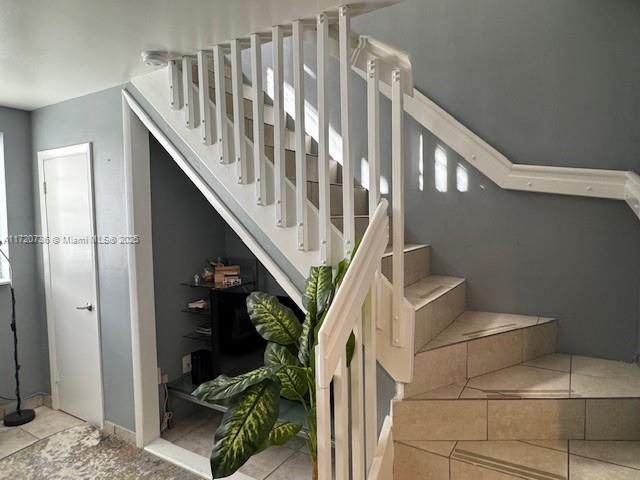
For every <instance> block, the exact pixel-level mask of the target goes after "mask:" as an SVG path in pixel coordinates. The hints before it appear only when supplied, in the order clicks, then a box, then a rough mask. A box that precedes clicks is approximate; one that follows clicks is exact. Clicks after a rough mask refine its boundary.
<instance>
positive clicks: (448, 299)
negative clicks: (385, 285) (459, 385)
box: [404, 275, 466, 352]
mask: <svg viewBox="0 0 640 480" xmlns="http://www.w3.org/2000/svg"><path fill="white" fill-rule="evenodd" d="M404 295H405V297H406V298H407V300H408V301H409V302H411V304H412V305H413V306H414V308H415V310H416V322H415V334H414V348H415V351H416V352H417V351H418V350H420V348H422V347H423V346H424V345H425V344H426V343H427V342H429V341H430V340H431V339H432V338H433V337H435V336H436V335H437V334H438V333H440V332H441V331H442V330H444V329H445V328H447V327H448V326H449V325H450V324H451V322H453V321H454V320H455V319H456V318H457V317H458V316H460V315H461V314H462V312H464V310H465V308H466V283H465V280H464V278H459V277H447V276H442V275H429V276H427V277H424V278H421V279H420V280H418V281H416V282H413V283H411V284H410V285H408V286H407V287H406V288H405V291H404Z"/></svg>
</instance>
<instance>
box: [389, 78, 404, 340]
mask: <svg viewBox="0 0 640 480" xmlns="http://www.w3.org/2000/svg"><path fill="white" fill-rule="evenodd" d="M403 95H404V93H403V91H402V71H401V70H393V72H392V73H391V162H392V172H391V177H392V180H391V188H392V205H391V214H392V222H393V263H392V272H393V318H392V328H391V337H392V338H391V343H392V344H393V345H394V346H402V339H403V335H402V331H401V329H402V325H401V321H402V319H401V318H400V317H401V309H402V302H403V301H404V130H403V114H404V97H403Z"/></svg>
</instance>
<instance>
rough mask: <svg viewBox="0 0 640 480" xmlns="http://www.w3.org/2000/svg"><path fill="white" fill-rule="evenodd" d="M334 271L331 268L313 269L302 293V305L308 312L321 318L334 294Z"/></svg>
mask: <svg viewBox="0 0 640 480" xmlns="http://www.w3.org/2000/svg"><path fill="white" fill-rule="evenodd" d="M332 280H333V279H332V271H331V267H329V266H320V267H311V269H309V278H307V284H306V286H305V288H304V292H303V293H302V305H303V306H304V308H305V309H306V310H307V312H309V313H311V314H312V315H315V316H316V317H321V316H322V315H323V313H324V311H325V309H326V308H327V306H328V303H329V300H330V299H331V295H332V294H333V281H332Z"/></svg>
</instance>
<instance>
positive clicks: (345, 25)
mask: <svg viewBox="0 0 640 480" xmlns="http://www.w3.org/2000/svg"><path fill="white" fill-rule="evenodd" d="M338 17H339V20H338V30H339V41H340V122H341V124H342V216H343V222H344V226H343V229H344V231H343V233H342V237H343V239H344V254H345V257H349V256H350V255H351V251H352V250H353V247H354V245H355V218H354V206H353V196H354V188H353V182H354V177H355V166H354V163H353V158H352V156H351V16H350V11H349V7H348V6H342V7H340V11H339V14H338Z"/></svg>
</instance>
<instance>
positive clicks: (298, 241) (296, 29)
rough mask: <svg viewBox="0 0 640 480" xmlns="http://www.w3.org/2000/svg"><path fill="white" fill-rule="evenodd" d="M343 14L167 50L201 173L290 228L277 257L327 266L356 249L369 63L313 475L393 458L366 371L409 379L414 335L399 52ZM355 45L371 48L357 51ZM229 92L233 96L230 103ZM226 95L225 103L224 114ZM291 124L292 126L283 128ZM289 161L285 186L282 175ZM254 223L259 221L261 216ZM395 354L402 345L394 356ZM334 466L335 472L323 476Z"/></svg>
mask: <svg viewBox="0 0 640 480" xmlns="http://www.w3.org/2000/svg"><path fill="white" fill-rule="evenodd" d="M351 13H352V10H351V8H350V7H349V6H342V7H340V8H339V9H338V11H337V12H336V11H333V12H321V13H319V14H318V15H317V16H315V17H314V18H313V20H312V21H311V19H300V20H295V21H293V22H292V23H290V24H287V25H276V26H273V27H271V28H270V29H269V30H268V31H265V32H254V33H251V34H249V35H247V37H246V38H236V39H231V40H229V41H228V42H225V43H223V44H218V45H214V46H213V48H211V49H202V50H200V51H199V52H197V57H196V56H191V55H186V56H184V57H182V59H181V61H177V60H171V61H170V62H169V68H168V70H169V101H170V106H171V109H172V110H178V111H180V110H182V111H181V112H180V114H181V115H182V119H183V120H182V121H181V122H180V123H181V125H180V126H179V127H174V128H180V129H184V130H185V132H190V133H184V135H183V137H184V138H191V137H192V136H193V133H194V132H193V130H194V129H196V128H197V127H199V130H196V132H197V133H198V140H200V142H199V143H200V144H201V145H199V148H195V147H193V146H192V148H194V151H198V152H203V151H204V150H203V148H204V147H207V148H208V149H210V150H211V151H212V154H211V156H212V158H213V159H214V161H209V160H207V161H204V162H203V163H204V165H205V166H206V168H207V169H208V170H209V171H211V172H217V171H219V179H220V180H221V181H223V182H224V181H227V182H229V183H233V185H230V184H226V188H227V191H235V192H236V194H235V195H236V196H237V197H238V201H239V202H245V203H247V204H248V203H250V204H251V205H247V206H246V211H251V212H254V215H259V213H258V212H260V211H263V210H264V209H267V208H273V210H274V212H273V213H272V215H274V216H273V217H271V216H270V222H273V223H271V225H270V227H271V228H275V229H276V230H278V231H286V232H287V235H288V240H289V242H288V243H287V245H285V247H286V248H289V250H288V251H285V254H287V253H288V256H290V257H291V258H299V259H300V258H302V257H301V255H313V256H315V257H314V258H316V259H317V260H316V261H314V263H315V264H323V265H336V263H337V261H338V260H339V259H341V258H345V257H349V256H350V255H351V252H352V251H353V250H354V248H356V245H357V240H358V239H357V238H356V235H357V230H358V229H357V228H356V215H355V214H356V202H355V194H356V190H355V186H354V185H355V182H356V175H355V163H354V158H353V157H354V155H353V151H352V144H353V139H352V131H351V121H352V114H353V111H352V105H351V91H350V89H351V76H352V69H354V68H355V69H358V68H363V66H364V68H365V69H366V72H367V129H368V139H367V144H368V164H369V172H368V173H369V194H368V214H369V224H368V226H367V228H366V229H365V231H364V236H363V237H362V239H361V243H360V246H359V247H358V250H357V252H356V253H355V256H354V257H353V259H352V261H351V264H350V265H349V268H348V270H347V272H346V275H345V277H344V280H343V282H342V284H341V286H340V287H339V289H338V290H337V292H336V293H335V298H334V300H333V303H332V305H331V307H330V309H329V311H328V313H327V316H326V317H325V319H324V323H323V326H322V328H321V329H320V331H319V334H318V346H317V350H316V369H317V374H316V382H317V384H316V394H317V400H316V401H317V423H318V452H317V454H318V462H319V478H320V479H323V480H328V479H330V478H335V479H337V480H347V479H352V480H365V479H367V480H369V479H371V480H377V479H378V478H381V475H382V473H381V472H382V471H383V470H385V469H386V470H388V468H390V467H389V458H390V453H389V452H390V451H391V450H390V449H391V442H392V441H391V430H390V426H389V423H390V421H391V417H390V416H388V417H387V420H386V424H385V426H384V427H383V429H382V434H381V435H380V436H378V424H377V385H376V367H377V364H378V363H380V364H382V365H383V366H384V367H385V368H387V370H388V371H389V372H390V373H391V374H392V375H393V376H394V378H396V380H398V381H401V380H402V381H407V380H406V379H407V378H408V377H409V376H410V369H411V367H412V361H411V358H412V355H413V351H412V348H413V342H412V341H410V334H411V333H412V328H413V322H412V317H411V316H410V314H409V311H408V309H407V307H406V299H405V298H404V281H403V280H404V193H403V192H404V179H403V175H404V166H403V164H404V158H403V122H402V119H403V113H404V106H403V98H404V96H405V94H406V93H407V91H410V90H411V88H412V83H411V78H410V62H408V61H407V60H406V59H407V58H408V57H407V56H406V55H405V56H403V54H402V52H400V54H399V55H398V56H394V55H389V52H388V51H387V50H385V49H384V47H381V46H380V45H381V44H376V43H375V42H372V41H371V40H369V41H368V42H362V41H358V40H357V38H354V35H353V33H352V32H351V28H350V23H351V22H350V20H351ZM314 29H315V32H313V30H314ZM311 33H313V35H310V34H311ZM285 35H287V36H289V35H290V36H291V43H290V45H291V49H292V57H293V62H292V72H291V74H292V75H291V76H292V78H293V88H292V90H293V93H294V98H293V103H294V109H293V111H289V115H290V116H291V117H294V118H289V117H288V116H287V114H286V113H285V96H284V88H283V80H284V76H285V75H284V63H285V62H284V52H283V37H284V36H285ZM305 39H306V40H309V39H311V41H313V42H315V43H316V54H317V72H316V73H317V120H318V130H317V157H314V156H313V155H311V156H310V153H311V151H314V152H315V150H310V148H311V147H310V141H309V139H310V136H309V132H307V131H306V128H305V87H304V76H305V72H304V69H305V59H304V48H303V43H304V41H305ZM264 42H271V43H272V51H273V98H272V101H273V102H272V105H271V104H265V92H264V90H263V78H262V76H263V69H262V49H261V47H262V44H263V43H264ZM363 45H365V46H366V45H373V46H374V47H375V48H372V49H367V48H365V47H363ZM243 49H249V53H250V60H251V62H250V65H251V74H250V75H248V78H249V79H250V85H245V81H246V80H245V77H244V75H243V71H242V62H241V53H242V50H243ZM329 55H334V56H335V57H337V59H338V64H339V67H340V70H339V76H340V79H339V80H340V91H339V92H335V91H331V90H329V88H328V83H329V82H328V57H329ZM227 56H228V57H229V60H228V64H227V60H226V57H227ZM398 59H400V60H398ZM194 62H197V75H195V74H194V73H193V72H194V71H193V64H194ZM211 63H212V64H213V73H212V74H211V72H210V65H211ZM196 79H197V83H196V82H195V81H194V80H196ZM228 82H231V83H230V85H229V84H228ZM210 83H212V84H213V90H214V92H213V94H211V92H210V88H209V87H210ZM247 83H249V82H247ZM383 84H384V85H388V88H389V89H390V91H391V92H392V95H391V97H392V109H391V112H392V115H391V125H392V129H391V134H392V135H391V138H392V141H391V147H392V149H391V151H392V155H391V164H392V179H391V180H392V188H393V191H392V196H391V207H390V206H389V203H388V201H387V200H386V199H381V192H380V178H381V177H380V171H381V168H380V164H381V154H380V138H381V135H380V95H381V88H382V85H383ZM385 88H387V87H385ZM229 94H230V95H231V99H230V100H231V101H230V102H229V103H228V102H227V99H228V95H229ZM331 95H333V96H334V98H335V96H338V98H339V99H340V105H341V108H340V117H341V128H340V133H341V136H342V151H341V152H340V153H341V155H342V158H341V161H342V165H341V168H342V188H341V193H342V201H341V202H340V203H341V205H339V206H338V205H332V193H335V192H336V191H337V190H335V189H332V185H331V169H330V166H331V162H334V159H332V158H331V157H330V151H329V145H330V141H329V135H330V126H329V115H328V107H329V100H330V98H331ZM212 97H213V98H212ZM229 104H230V105H231V109H232V112H229V111H227V110H228V106H229ZM249 105H250V106H249ZM174 113H175V112H174ZM290 120H292V121H293V122H294V125H293V126H291V124H290ZM248 122H251V123H252V127H251V128H249V127H247V128H245V125H247V124H248ZM214 127H215V128H214ZM271 133H272V134H271ZM231 136H232V137H233V138H231ZM269 141H272V143H268V142H269ZM203 146H204V147H203ZM268 149H269V150H270V149H272V151H273V155H272V156H271V158H268V156H267V151H268ZM292 154H293V155H292ZM310 158H311V159H312V158H317V162H318V163H317V166H316V165H314V166H313V167H314V168H317V175H316V177H315V178H314V181H315V182H317V184H318V186H317V192H314V193H316V201H317V208H316V207H314V206H311V203H310V202H309V200H308V197H307V194H308V192H307V182H308V180H309V175H308V174H309V172H307V164H308V162H309V159H310ZM292 160H294V162H293V163H294V165H295V175H294V178H295V181H294V182H292V181H291V177H292V175H291V174H292V172H291V171H290V168H291V163H292ZM251 184H253V185H251ZM333 201H335V199H334V200H333ZM360 205H361V204H360ZM339 207H341V208H342V212H341V213H342V219H341V223H342V234H340V233H339V231H338V230H337V229H336V227H335V226H334V225H333V224H332V212H333V211H335V210H336V209H337V208H339ZM389 208H391V213H392V221H393V260H392V263H393V267H392V270H393V281H392V282H391V283H390V282H389V281H388V280H386V279H385V278H384V277H383V276H382V275H381V260H382V255H383V253H384V251H385V249H386V248H387V245H388V244H389V217H388V214H389V211H388V210H389ZM265 211H266V210H265ZM360 213H363V212H360ZM271 218H272V219H273V220H271ZM260 221H261V222H262V225H263V226H262V227H261V228H263V229H264V228H265V226H264V225H265V224H264V220H263V219H260ZM294 222H295V223H294ZM272 233H273V231H272ZM305 260H306V261H308V259H306V258H305ZM352 333H353V334H354V336H355V341H356V342H355V343H356V347H355V351H354V354H353V358H352V359H351V363H350V365H347V362H348V360H347V357H346V355H347V354H346V345H347V341H348V339H349V336H350V335H351V334H352ZM398 351H401V352H402V353H403V355H401V356H399V355H397V353H398ZM399 358H400V359H401V361H402V362H404V363H406V364H407V365H409V367H408V369H407V368H404V370H403V367H402V365H401V364H400V361H399V360H398V359H399ZM398 365H400V367H398ZM332 386H333V394H334V395H333V397H334V398H333V402H332V401H331V395H330V389H331V387H332ZM332 418H333V420H334V425H333V427H332V425H331V419H332ZM332 445H334V447H332ZM334 458H335V463H334V462H333V461H332V459H334ZM332 465H334V466H335V473H332Z"/></svg>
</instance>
